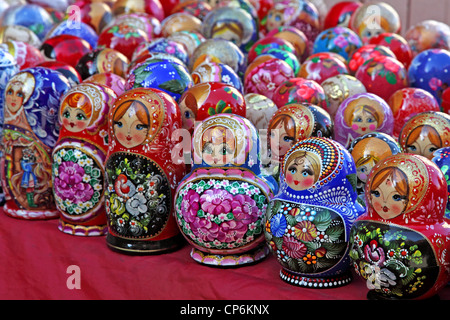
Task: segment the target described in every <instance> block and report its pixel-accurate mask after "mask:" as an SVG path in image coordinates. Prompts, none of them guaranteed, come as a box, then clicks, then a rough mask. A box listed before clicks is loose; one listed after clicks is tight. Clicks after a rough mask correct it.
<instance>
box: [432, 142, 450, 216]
mask: <svg viewBox="0 0 450 320" xmlns="http://www.w3.org/2000/svg"><path fill="white" fill-rule="evenodd" d="M431 161H433V162H434V163H435V164H436V165H437V166H438V167H439V169H441V171H442V173H443V174H444V177H445V180H447V192H448V200H449V201H447V206H446V207H445V219H447V220H448V219H450V172H449V169H450V147H444V148H440V149H437V150H436V151H435V152H434V153H433V158H432V159H431Z"/></svg>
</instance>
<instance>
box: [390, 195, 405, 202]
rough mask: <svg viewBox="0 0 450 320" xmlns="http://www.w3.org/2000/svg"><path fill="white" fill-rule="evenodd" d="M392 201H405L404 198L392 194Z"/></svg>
mask: <svg viewBox="0 0 450 320" xmlns="http://www.w3.org/2000/svg"><path fill="white" fill-rule="evenodd" d="M392 199H394V201H402V200H405V196H401V195H399V194H394V195H393V196H392Z"/></svg>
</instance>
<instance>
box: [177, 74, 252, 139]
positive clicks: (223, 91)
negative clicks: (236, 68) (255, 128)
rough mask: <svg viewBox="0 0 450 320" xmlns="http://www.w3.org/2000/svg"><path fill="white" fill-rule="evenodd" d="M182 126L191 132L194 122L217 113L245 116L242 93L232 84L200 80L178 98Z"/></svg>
mask: <svg viewBox="0 0 450 320" xmlns="http://www.w3.org/2000/svg"><path fill="white" fill-rule="evenodd" d="M179 106H180V109H181V119H182V123H183V128H184V129H186V130H188V131H189V133H190V134H192V133H193V131H194V127H195V122H196V121H203V120H205V119H206V118H207V117H209V116H212V115H214V114H218V113H234V114H238V115H240V116H243V117H245V116H246V110H247V109H246V103H245V99H244V96H243V95H242V93H241V92H240V91H239V90H238V89H236V88H235V87H234V86H232V85H227V84H225V83H221V82H202V83H199V84H196V85H194V86H192V87H191V88H188V89H187V90H186V91H185V92H184V93H183V94H182V96H181V97H180V99H179Z"/></svg>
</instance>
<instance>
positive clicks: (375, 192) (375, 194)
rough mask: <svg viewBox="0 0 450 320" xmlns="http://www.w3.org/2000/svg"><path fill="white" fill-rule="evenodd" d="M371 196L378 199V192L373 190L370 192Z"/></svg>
mask: <svg viewBox="0 0 450 320" xmlns="http://www.w3.org/2000/svg"><path fill="white" fill-rule="evenodd" d="M371 193H372V195H373V196H375V197H376V198H378V197H380V192H379V191H377V190H375V191H372V192H371Z"/></svg>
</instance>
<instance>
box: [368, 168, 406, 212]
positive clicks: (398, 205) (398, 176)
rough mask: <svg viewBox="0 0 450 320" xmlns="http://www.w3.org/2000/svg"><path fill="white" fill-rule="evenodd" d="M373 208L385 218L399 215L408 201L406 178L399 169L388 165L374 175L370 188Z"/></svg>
mask: <svg viewBox="0 0 450 320" xmlns="http://www.w3.org/2000/svg"><path fill="white" fill-rule="evenodd" d="M370 199H371V201H372V206H373V209H374V210H375V211H376V212H377V213H378V215H379V216H380V217H381V218H383V219H386V220H389V219H393V218H395V217H397V216H398V215H400V214H401V213H402V212H403V211H404V210H405V208H406V205H407V203H408V180H407V177H406V175H405V174H404V173H403V172H402V171H401V170H399V169H397V168H393V167H389V168H386V169H383V170H381V171H380V172H378V173H377V174H376V176H375V177H374V179H373V181H372V184H371V188H370Z"/></svg>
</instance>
